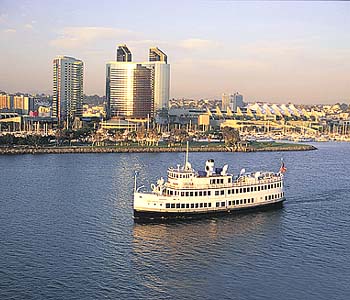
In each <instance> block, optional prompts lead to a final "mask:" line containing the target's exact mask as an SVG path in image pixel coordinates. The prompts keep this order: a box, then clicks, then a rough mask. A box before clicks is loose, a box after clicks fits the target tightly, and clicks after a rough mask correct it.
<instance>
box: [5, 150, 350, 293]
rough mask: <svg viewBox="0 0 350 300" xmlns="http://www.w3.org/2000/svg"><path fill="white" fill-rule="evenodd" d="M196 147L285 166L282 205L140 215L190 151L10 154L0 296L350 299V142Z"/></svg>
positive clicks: (250, 166) (233, 160)
mask: <svg viewBox="0 0 350 300" xmlns="http://www.w3.org/2000/svg"><path fill="white" fill-rule="evenodd" d="M315 145H316V146H317V147H318V148H319V150H317V151H310V152H284V153H279V152H271V153H191V154H190V161H191V162H192V165H193V166H194V167H196V168H203V165H204V162H205V160H206V159H208V158H214V159H215V161H216V163H217V165H222V164H225V163H228V164H229V165H230V169H229V170H230V171H231V172H234V173H235V174H237V173H238V172H239V171H240V169H241V168H245V169H246V170H247V171H252V170H261V169H263V170H275V171H277V170H278V168H279V165H280V158H281V156H283V157H284V160H285V162H286V166H287V168H288V171H287V175H286V191H285V192H286V197H287V201H286V202H285V205H284V207H283V208H282V209H277V210H273V211H268V212H256V213H249V214H242V215H239V216H229V217H223V218H215V219H214V218H212V219H203V220H198V221H194V222H180V223H173V224H158V225H154V224H153V225H151V224H148V225H138V224H134V222H133V219H132V189H133V174H134V170H138V171H139V172H140V176H139V183H140V184H141V183H142V184H145V185H149V184H150V183H152V182H154V181H155V180H156V179H157V178H158V177H159V176H164V175H165V174H166V168H167V166H168V165H174V164H176V163H180V164H181V163H182V162H183V160H184V155H183V154H182V153H159V154H65V155H22V156H0V180H1V182H0V238H1V241H0V255H1V256H0V299H103V298H106V299H350V196H349V192H350V180H349V174H350V162H349V157H350V144H346V143H324V144H315Z"/></svg>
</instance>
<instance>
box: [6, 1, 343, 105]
mask: <svg viewBox="0 0 350 300" xmlns="http://www.w3.org/2000/svg"><path fill="white" fill-rule="evenodd" d="M349 16H350V3H349V2H314V1H311V2H301V1H297V2H284V1H283V2H277V1H274V2H266V1H264V2H246V1H242V2H235V1H189V0H188V1H179V0H177V1H164V0H163V1H151V0H147V1H125V0H124V1H115V0H114V1H102V0H100V1H87V0H85V1H53V0H52V1H50V0H48V1H44V0H42V1H15V0H10V1H7V0H0V54H1V55H0V90H5V91H7V92H16V91H22V92H48V93H51V92H52V59H53V58H54V57H55V56H56V55H69V56H73V57H76V58H79V59H82V60H83V61H84V63H85V80H84V91H85V93H86V94H95V93H97V94H99V95H104V93H105V65H106V62H107V61H109V60H114V58H115V47H116V45H117V44H120V43H126V44H127V45H128V47H129V48H130V50H131V51H132V53H133V60H134V61H144V60H147V56H148V48H149V47H150V46H159V48H161V49H162V50H163V51H164V52H165V53H167V54H168V62H169V63H170V64H171V96H172V97H194V98H214V97H216V98H220V97H221V94H222V93H223V92H234V91H239V92H241V93H242V94H243V95H244V97H245V99H246V100H249V101H253V100H262V101H274V102H286V101H293V102H295V103H335V102H338V101H344V102H348V103H349V102H350V17H349Z"/></svg>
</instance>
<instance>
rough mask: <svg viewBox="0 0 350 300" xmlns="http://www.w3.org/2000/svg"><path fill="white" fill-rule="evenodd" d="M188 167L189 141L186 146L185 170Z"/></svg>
mask: <svg viewBox="0 0 350 300" xmlns="http://www.w3.org/2000/svg"><path fill="white" fill-rule="evenodd" d="M187 165H188V141H187V146H186V158H185V169H187Z"/></svg>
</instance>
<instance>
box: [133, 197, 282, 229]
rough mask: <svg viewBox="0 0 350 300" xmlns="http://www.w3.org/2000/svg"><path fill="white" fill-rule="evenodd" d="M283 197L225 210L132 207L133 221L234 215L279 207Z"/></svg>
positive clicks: (159, 220) (160, 220) (143, 221)
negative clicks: (170, 210) (177, 210)
mask: <svg viewBox="0 0 350 300" xmlns="http://www.w3.org/2000/svg"><path fill="white" fill-rule="evenodd" d="M284 201H285V199H284V198H283V199H281V200H279V201H275V202H272V203H267V204H260V205H254V206H249V207H240V208H235V209H232V208H227V209H225V210H207V211H191V212H176V211H175V212H164V211H144V210H137V209H134V221H135V222H136V223H146V222H162V221H171V220H184V219H202V218H210V217H219V216H224V215H235V214H241V213H248V212H251V211H265V210H271V209H277V208H281V207H282V206H283V202H284Z"/></svg>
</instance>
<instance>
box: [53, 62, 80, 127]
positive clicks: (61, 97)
mask: <svg viewBox="0 0 350 300" xmlns="http://www.w3.org/2000/svg"><path fill="white" fill-rule="evenodd" d="M83 73H84V64H83V62H82V61H81V60H79V59H75V58H73V57H69V56H57V57H56V58H55V59H54V60H53V102H52V112H53V116H54V117H57V118H58V121H59V122H60V121H65V120H66V119H69V120H73V119H74V118H75V117H81V116H82V107H83Z"/></svg>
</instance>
